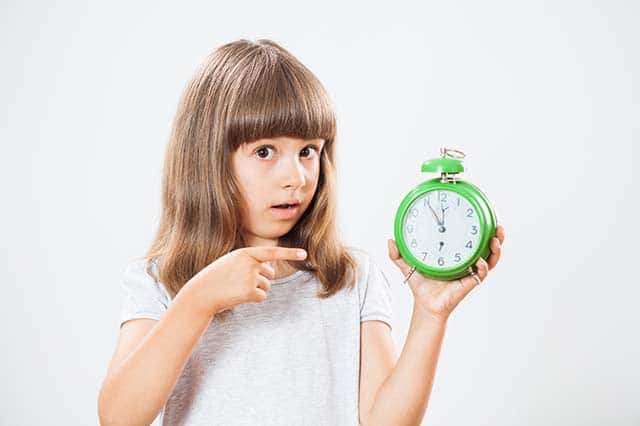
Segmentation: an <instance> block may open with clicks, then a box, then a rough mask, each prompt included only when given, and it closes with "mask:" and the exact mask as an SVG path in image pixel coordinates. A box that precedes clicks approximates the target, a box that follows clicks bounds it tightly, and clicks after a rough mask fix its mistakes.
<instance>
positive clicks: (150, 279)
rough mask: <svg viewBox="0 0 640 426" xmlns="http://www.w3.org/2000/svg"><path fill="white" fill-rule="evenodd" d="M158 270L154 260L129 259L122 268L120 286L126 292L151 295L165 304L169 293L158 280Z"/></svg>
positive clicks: (167, 301)
mask: <svg viewBox="0 0 640 426" xmlns="http://www.w3.org/2000/svg"><path fill="white" fill-rule="evenodd" d="M158 276H159V271H158V264H157V262H156V261H153V260H148V259H145V258H136V259H133V260H130V261H129V262H128V263H127V264H126V266H125V268H124V278H123V280H122V286H123V288H124V290H125V291H126V292H128V293H142V294H147V295H153V296H155V297H156V298H158V299H159V300H161V301H162V302H164V303H165V304H168V303H169V299H170V297H169V294H168V292H167V290H166V288H165V286H164V284H163V283H162V282H160V281H159V280H158V278H157V277H158Z"/></svg>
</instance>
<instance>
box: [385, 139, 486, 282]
mask: <svg viewBox="0 0 640 426" xmlns="http://www.w3.org/2000/svg"><path fill="white" fill-rule="evenodd" d="M440 154H441V158H436V159H431V160H427V161H425V162H424V163H422V172H433V173H440V177H439V178H434V179H431V180H427V181H424V182H422V183H421V184H419V185H418V186H416V187H415V188H414V189H413V190H411V191H410V192H409V193H408V194H407V195H406V196H405V197H404V199H403V200H402V202H401V203H400V206H399V207H398V210H397V212H396V216H395V222H394V235H395V239H396V242H397V245H398V250H399V251H400V254H401V255H402V258H403V259H404V260H405V262H406V263H407V264H408V265H409V266H412V271H411V273H413V272H414V271H415V270H418V271H419V272H421V273H422V274H423V275H425V276H426V277H429V278H432V279H437V280H443V281H451V280H455V279H458V278H462V277H464V276H466V275H467V274H469V273H474V272H475V269H474V265H475V263H476V261H477V260H478V259H479V258H480V257H482V258H484V259H487V258H488V257H489V255H490V254H491V249H490V248H489V243H490V241H491V238H493V237H494V236H495V234H496V227H497V217H496V214H495V212H494V209H493V208H492V207H491V205H490V204H489V201H488V199H487V197H486V196H485V194H484V193H483V192H482V191H481V190H480V189H479V188H478V187H476V186H475V185H472V184H471V183H469V182H465V181H463V180H461V179H459V177H458V176H457V175H458V174H460V173H462V172H463V171H464V167H463V165H462V161H461V160H462V159H463V158H464V157H465V154H464V153H463V152H461V151H459V150H455V149H448V148H441V149H440ZM407 279H408V278H407ZM405 281H406V280H405Z"/></svg>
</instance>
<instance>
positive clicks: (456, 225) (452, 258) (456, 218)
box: [402, 189, 480, 269]
mask: <svg viewBox="0 0 640 426" xmlns="http://www.w3.org/2000/svg"><path fill="white" fill-rule="evenodd" d="M402 236H403V237H404V241H405V244H406V246H407V248H408V249H409V250H410V251H411V253H412V254H413V256H414V257H415V258H416V259H418V260H420V261H421V262H422V263H424V264H425V265H427V266H429V267H431V268H433V269H447V268H453V267H456V266H458V265H460V264H461V263H464V262H465V261H466V260H468V259H469V258H470V257H471V255H473V253H474V252H475V251H476V248H477V245H478V243H479V240H480V219H479V218H478V214H477V212H476V210H475V208H474V207H473V206H472V205H471V203H469V201H467V199H466V198H464V197H463V196H461V195H459V194H458V193H457V192H454V191H448V190H443V189H440V190H433V191H429V192H426V193H424V194H422V195H421V196H420V197H418V198H416V200H414V201H413V202H412V203H411V205H409V208H408V209H407V213H406V215H405V217H404V221H403V223H402Z"/></svg>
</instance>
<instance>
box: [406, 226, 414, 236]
mask: <svg viewBox="0 0 640 426" xmlns="http://www.w3.org/2000/svg"><path fill="white" fill-rule="evenodd" d="M412 232H413V225H407V233H409V234H410V233H412Z"/></svg>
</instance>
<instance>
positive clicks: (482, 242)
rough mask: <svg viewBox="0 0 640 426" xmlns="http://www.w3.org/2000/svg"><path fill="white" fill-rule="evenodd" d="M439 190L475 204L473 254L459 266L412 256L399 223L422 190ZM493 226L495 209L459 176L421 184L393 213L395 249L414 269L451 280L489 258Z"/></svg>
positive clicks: (432, 276)
mask: <svg viewBox="0 0 640 426" xmlns="http://www.w3.org/2000/svg"><path fill="white" fill-rule="evenodd" d="M438 189H444V190H448V191H452V192H455V193H457V194H458V195H460V196H462V197H464V198H465V199H466V200H467V201H468V202H469V203H470V204H471V205H472V206H473V207H474V209H475V210H476V212H477V214H478V218H479V221H480V238H479V240H478V245H477V246H476V249H475V251H474V252H473V254H472V255H471V256H470V257H469V258H468V259H467V261H465V262H463V263H461V264H460V265H457V266H454V267H451V268H445V269H434V268H432V267H430V266H428V265H426V264H424V263H422V262H421V261H420V260H419V259H418V258H416V257H415V256H413V254H412V253H411V250H409V248H408V246H407V245H406V242H405V240H404V237H403V236H402V223H403V221H404V218H405V216H406V214H407V212H408V211H409V206H411V204H412V203H413V202H414V201H415V200H416V199H417V198H419V197H420V196H422V195H424V194H425V193H427V192H431V191H435V190H438ZM496 227H497V220H496V215H495V212H494V211H493V208H492V207H491V204H490V203H489V201H488V199H487V197H486V195H485V194H484V193H483V192H482V191H481V190H480V189H479V188H478V187H477V186H475V185H473V184H471V183H469V182H467V181H464V180H461V179H459V180H457V181H456V182H455V183H453V182H442V181H441V180H440V179H439V178H434V179H431V180H427V181H425V182H422V183H420V184H419V185H418V186H416V187H415V188H414V189H412V190H411V191H410V192H409V193H408V194H407V195H405V197H404V198H403V199H402V201H401V202H400V205H399V206H398V209H397V211H396V215H395V221H394V234H395V237H396V243H397V246H398V250H399V251H400V254H401V255H402V258H403V259H404V260H405V262H407V264H408V265H409V266H415V267H416V270H418V271H419V272H421V273H423V274H424V275H426V276H428V277H430V278H434V279H443V280H454V279H458V278H462V277H464V276H466V275H467V274H468V273H469V271H468V268H469V267H470V266H472V265H475V263H476V261H477V260H478V259H479V258H480V257H483V258H485V259H486V258H488V256H489V254H490V253H491V250H490V248H489V241H490V239H491V237H492V236H493V235H495V232H496Z"/></svg>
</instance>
